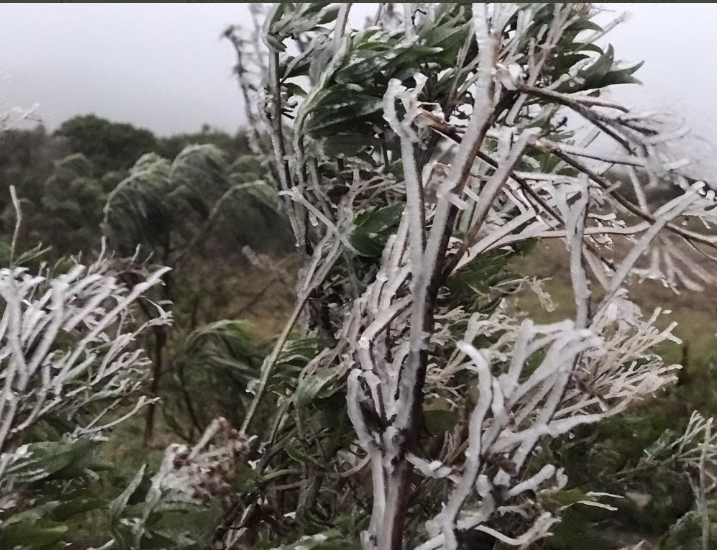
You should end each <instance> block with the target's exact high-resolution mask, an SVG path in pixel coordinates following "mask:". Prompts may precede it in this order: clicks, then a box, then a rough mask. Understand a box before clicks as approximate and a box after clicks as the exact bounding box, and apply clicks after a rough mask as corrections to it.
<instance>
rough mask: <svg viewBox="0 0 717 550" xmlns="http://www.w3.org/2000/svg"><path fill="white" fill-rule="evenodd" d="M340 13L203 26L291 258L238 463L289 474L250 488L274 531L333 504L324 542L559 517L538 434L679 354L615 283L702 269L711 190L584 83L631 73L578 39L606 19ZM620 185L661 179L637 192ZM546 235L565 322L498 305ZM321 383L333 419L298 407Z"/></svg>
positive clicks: (679, 282)
mask: <svg viewBox="0 0 717 550" xmlns="http://www.w3.org/2000/svg"><path fill="white" fill-rule="evenodd" d="M401 7H402V8H403V9H402V10H401V9H400V8H401ZM351 10H352V4H331V5H327V4H323V3H301V4H275V5H274V6H273V7H272V8H271V9H270V10H269V11H268V12H266V13H265V12H264V11H263V8H262V7H261V6H258V5H255V6H253V8H252V14H253V16H254V18H255V19H256V20H258V19H260V18H261V17H263V19H264V22H263V24H262V25H261V27H259V24H258V22H257V21H255V22H256V23H257V24H256V26H255V28H254V30H251V29H249V30H247V29H244V30H242V29H241V28H238V27H233V28H231V29H229V30H228V31H227V33H226V36H227V37H228V38H230V39H231V40H232V43H233V45H234V46H235V48H236V50H237V54H238V65H237V75H238V77H239V81H240V84H241V87H242V91H243V94H244V97H245V100H246V108H247V110H248V119H249V120H250V121H251V122H252V126H253V128H254V132H255V135H254V140H253V145H254V147H255V148H256V150H257V151H261V152H264V153H267V150H270V151H271V152H270V153H269V154H270V155H273V157H274V162H273V167H274V168H273V171H272V174H273V175H274V176H275V178H276V184H277V187H278V189H279V190H280V191H281V195H282V197H283V200H284V202H283V205H284V209H285V211H286V212H287V213H288V215H289V217H290V219H291V222H292V228H293V230H294V233H295V237H296V240H297V244H298V246H299V249H300V251H301V252H302V253H304V255H305V258H306V267H305V269H304V272H303V282H301V283H300V286H299V289H298V293H297V294H298V299H297V306H296V309H295V311H294V314H293V315H292V317H291V319H290V320H289V323H288V324H287V327H286V329H285V331H284V333H283V334H282V335H281V336H280V337H279V339H278V342H277V343H276V346H275V348H274V351H273V352H272V353H271V354H269V356H268V357H267V359H266V360H265V361H264V365H263V367H262V375H261V377H260V379H259V381H258V383H257V385H256V387H254V388H252V389H253V391H254V403H253V406H252V408H250V410H249V413H248V416H247V417H246V418H245V419H244V423H243V427H242V429H243V431H244V432H245V433H246V434H248V433H254V434H256V435H257V436H258V437H259V439H260V441H262V444H261V446H260V449H263V452H264V453H265V454H264V456H266V457H267V458H266V459H262V460H260V461H259V463H258V464H257V466H256V468H254V469H255V472H256V473H257V474H261V475H264V476H266V477H269V476H271V475H272V472H274V471H277V475H278V471H281V472H283V471H284V469H286V468H290V469H291V468H292V464H294V463H295V461H297V460H298V462H299V463H301V464H302V466H301V468H300V471H297V472H296V473H295V474H289V473H287V474H286V475H287V476H289V477H290V478H291V479H293V480H295V483H294V485H292V484H291V483H288V482H287V483H285V484H283V485H282V486H281V488H280V489H275V490H274V489H272V488H271V486H270V485H269V486H268V493H266V494H262V496H261V499H262V501H266V502H267V503H268V504H267V505H268V506H269V507H270V508H272V509H273V510H275V511H276V512H278V513H284V517H285V518H288V519H287V520H285V521H284V522H283V525H284V526H285V527H286V528H287V529H288V530H289V532H294V533H297V534H299V533H302V532H303V529H304V528H306V526H307V525H312V528H313V529H320V525H323V524H331V523H332V522H335V521H338V519H337V518H342V521H343V522H344V523H343V524H342V525H345V529H344V531H341V533H342V536H343V537H344V538H341V537H339V539H338V540H341V541H343V542H340V543H339V542H336V543H335V544H336V545H339V544H343V545H346V544H348V543H347V542H346V541H345V538H346V537H348V539H349V540H353V541H354V542H355V541H356V539H359V540H360V545H361V547H362V548H363V549H364V550H398V549H401V548H419V549H421V550H429V549H436V550H437V549H445V550H455V549H457V548H459V547H464V546H465V545H469V546H470V542H469V541H476V540H479V539H481V537H488V539H491V538H492V539H494V540H497V541H500V542H501V543H503V544H507V545H515V546H520V547H525V546H528V545H530V544H532V543H533V542H535V541H537V540H539V539H541V538H543V537H546V536H548V535H549V534H550V532H551V529H552V528H553V526H554V525H555V523H556V522H558V521H559V519H560V513H561V511H563V510H564V509H565V508H564V507H555V506H551V505H549V502H551V499H553V498H555V496H554V495H555V494H556V492H560V491H561V490H562V489H563V488H565V487H566V485H567V483H568V482H569V481H568V480H566V478H565V475H564V473H563V472H562V470H561V468H560V464H559V463H554V462H552V461H551V460H550V459H549V458H548V457H549V456H550V455H549V453H546V452H544V451H545V449H546V446H547V445H548V444H549V441H550V440H551V439H560V438H563V437H567V436H569V435H571V434H573V433H575V432H576V430H577V429H578V428H579V427H580V426H585V425H592V424H595V423H598V422H600V421H601V420H603V419H606V418H608V417H611V416H614V415H618V414H621V413H623V412H624V411H626V410H627V409H628V407H630V406H631V405H632V404H633V403H635V402H637V401H640V400H643V399H645V398H648V397H650V396H652V395H654V394H655V392H657V391H659V390H660V389H661V388H663V387H664V386H665V385H666V384H669V383H671V382H672V381H673V380H674V370H675V369H677V368H679V366H678V365H667V364H664V363H663V361H662V359H661V358H660V356H659V355H657V353H656V351H655V348H656V346H658V345H659V344H661V343H663V342H668V341H673V342H674V341H678V339H677V338H676V337H675V336H674V335H673V333H672V331H673V329H674V325H669V324H668V325H667V328H657V327H658V326H661V327H664V324H663V323H662V322H661V319H662V318H663V317H664V316H665V313H664V312H662V311H661V310H659V309H658V310H656V311H651V312H647V314H643V312H642V311H641V309H640V307H639V305H638V304H635V303H634V302H633V301H632V300H631V299H630V295H629V293H628V290H627V288H628V285H629V283H631V282H633V281H636V280H640V279H643V278H657V279H660V280H662V281H664V282H665V284H666V285H669V286H670V287H673V288H674V289H675V290H676V291H679V290H680V288H686V289H697V288H700V287H701V286H702V285H703V284H705V283H709V282H711V281H712V276H711V274H710V273H709V272H708V271H707V270H705V269H704V268H703V267H701V263H702V262H703V261H704V258H702V257H701V256H703V255H704V254H707V253H708V252H709V250H710V249H711V248H714V247H715V245H716V244H717V237H715V234H714V230H713V228H714V225H713V224H714V222H715V221H716V220H715V211H716V210H715V206H717V204H716V203H715V197H714V192H713V191H712V190H711V188H710V186H709V185H708V184H706V183H704V182H700V181H695V180H694V179H692V178H690V176H689V164H690V159H689V158H684V155H683V154H682V152H684V151H685V150H688V149H686V148H685V146H684V140H685V136H686V132H685V130H684V128H682V127H681V126H675V125H673V124H672V122H671V121H672V119H669V118H667V117H661V116H660V115H659V114H654V113H646V112H641V111H640V110H639V109H638V110H635V109H630V108H628V107H626V106H623V105H621V104H620V103H619V102H617V101H615V100H614V99H612V98H611V97H610V95H609V93H607V92H606V90H607V89H608V88H609V87H610V86H613V85H619V84H627V83H634V82H637V81H636V79H635V78H634V76H633V73H635V71H636V70H637V69H638V68H639V65H637V66H633V67H625V66H622V65H620V64H619V63H617V62H616V61H615V53H614V51H613V49H612V47H607V48H605V47H603V46H601V45H600V44H602V43H603V41H602V38H603V36H604V35H605V34H606V33H607V32H608V31H609V30H610V28H612V27H613V26H614V25H612V24H611V25H608V26H606V27H605V28H601V27H600V26H598V25H597V24H596V23H595V22H594V21H593V20H592V18H593V16H594V15H595V13H596V8H595V7H593V6H592V5H590V4H457V3H445V4H433V3H413V4H402V5H397V4H379V5H377V12H376V14H375V16H374V17H373V18H370V19H369V20H368V21H367V22H366V25H365V26H364V27H363V28H352V27H351V25H350V24H349V20H350V17H349V15H350V12H351ZM616 23H617V21H616ZM259 39H261V43H260V42H259ZM255 107H256V108H255ZM259 121H263V122H264V123H265V128H266V131H267V133H268V138H267V137H266V136H265V134H264V132H263V131H262V129H261V127H260V126H259ZM615 166H622V167H624V168H625V170H626V171H627V173H629V174H630V177H631V180H630V181H631V182H632V187H633V188H632V189H630V190H628V192H625V190H623V189H621V187H620V185H617V184H615V183H614V180H612V179H611V178H610V176H609V170H611V169H613V170H614V167H615ZM645 181H648V182H649V183H648V186H650V185H652V186H656V185H658V184H659V185H667V186H669V187H670V188H671V189H673V190H674V192H671V193H670V194H669V196H668V198H666V199H664V200H663V201H662V202H655V201H654V200H651V201H648V200H647V198H646V193H645V192H644V189H643V186H644V185H645V184H644V182H645ZM697 222H699V223H697ZM547 240H555V241H562V242H564V243H565V248H566V256H565V258H566V269H567V270H569V273H570V279H571V282H572V295H573V302H574V308H573V311H574V314H573V317H572V318H569V319H565V320H563V321H560V322H556V323H553V324H547V325H545V324H539V323H536V322H533V321H531V320H530V319H526V318H525V316H524V315H522V314H521V313H520V312H519V311H516V308H515V306H514V302H513V301H512V300H511V298H510V296H511V294H512V293H513V292H516V291H517V289H520V288H526V287H532V288H534V289H536V290H537V291H538V292H539V294H540V298H541V302H542V303H544V304H546V306H547V305H549V304H550V300H549V297H546V296H545V294H544V293H543V292H542V291H541V290H540V288H539V283H538V282H536V281H534V280H530V279H528V278H522V277H520V276H518V275H516V274H510V272H509V266H510V261H511V258H513V257H515V256H517V255H519V254H520V253H522V252H523V251H524V250H526V249H528V248H529V247H530V246H532V245H533V244H534V243H535V242H536V241H547ZM295 325H298V326H300V327H301V330H302V331H303V336H304V337H314V338H321V339H322V342H323V347H322V348H320V349H319V352H318V354H317V355H316V356H314V357H311V358H310V359H309V360H308V362H306V363H305V365H304V366H303V367H302V369H301V371H300V373H299V376H298V384H297V385H296V387H295V386H294V384H287V383H285V382H283V381H282V380H278V379H277V377H276V374H277V372H278V371H279V365H280V357H281V356H282V354H283V353H284V347H285V346H286V345H287V343H290V344H293V343H294V342H296V340H292V336H291V332H292V330H293V327H294V326H295ZM294 338H295V337H294ZM270 390H271V391H270ZM343 396H345V399H346V409H345V410H346V413H345V414H346V415H347V416H348V418H349V419H350V422H351V426H352V427H353V430H354V435H351V434H350V432H348V433H347V432H346V430H345V428H342V427H336V426H335V425H326V424H324V423H323V422H322V418H323V416H322V415H325V414H326V413H327V412H328V411H329V410H333V411H334V414H336V413H335V411H336V407H337V403H338V401H337V400H338V399H340V398H343ZM274 402H276V403H277V405H278V406H277V407H276V410H272V407H269V408H267V403H274ZM329 403H330V404H331V405H330V406H329V405H328V404H329ZM331 407H333V409H331ZM258 417H261V418H266V419H267V420H266V426H271V429H270V431H269V433H268V434H266V432H265V431H264V430H263V429H262V428H260V427H259V426H258V424H257V422H255V420H256V419H257V418H258ZM263 423H264V421H262V424H263ZM691 426H693V425H691ZM693 428H694V426H693ZM694 429H697V428H694ZM694 429H693V431H694ZM690 433H692V432H689V433H688V435H686V436H685V437H686V438H687V439H689V438H690V437H691V436H690V435H689V434H690ZM329 434H333V435H332V436H331V437H330V439H329V441H331V443H330V444H329V441H325V438H326V437H328V435H329ZM296 438H298V441H296ZM327 445H328V448H327ZM676 445H677V444H675V445H673V447H671V449H673V450H674V449H677V446H676ZM688 447H689V446H688ZM688 447H685V445H683V446H682V447H679V448H680V449H683V448H685V449H686V448H688ZM695 452H696V451H695ZM284 454H286V455H288V456H286V458H285V459H284V458H282V456H283V455H284ZM678 454H679V453H678ZM268 457H272V458H268ZM682 460H686V459H684V458H683V459H682ZM292 461H293V462H292ZM703 462H704V461H703ZM703 466H704V464H703ZM317 468H318V470H317ZM326 468H329V469H330V470H331V471H330V472H327V471H325V469H326ZM275 469H276V470H275ZM703 469H704V468H703ZM369 472H370V474H369ZM346 478H348V479H349V480H350V479H356V481H355V482H354V483H350V482H349V487H350V489H347V488H344V487H345V485H344V482H343V481H342V480H344V479H346ZM294 487H295V488H294ZM329 487H331V489H329ZM610 498H612V497H610V496H609V495H602V496H601V495H597V494H592V495H591V496H585V495H584V498H582V499H578V500H577V501H573V502H572V504H571V505H592V506H602V507H607V508H610V504H609V502H610ZM287 499H288V500H287ZM237 502H239V505H238V510H240V509H243V510H248V509H249V507H250V506H252V505H253V504H252V502H255V501H253V500H252V497H250V496H248V495H239V496H238V497H237ZM286 502H292V503H293V502H296V503H297V510H296V514H295V515H293V513H292V514H291V515H287V514H286V512H288V511H289V509H288V508H287V507H286V504H284V503H286ZM357 502H360V503H362V504H361V505H360V508H362V509H363V510H364V511H363V512H362V511H359V510H356V503H357ZM349 503H353V506H352V505H350V504H349ZM291 506H293V505H291ZM291 510H293V507H292V508H291ZM362 514H365V515H362ZM234 521H236V522H238V524H241V525H243V524H242V520H241V519H240V514H237V516H236V519H235V520H234ZM267 521H268V520H267ZM267 525H268V524H267ZM292 528H293V531H292ZM242 533H246V531H242ZM246 536H247V537H249V535H248V534H247V535H246ZM252 536H253V537H259V538H261V537H263V536H265V535H263V534H262V528H261V527H260V526H257V527H255V528H254V531H253V532H252ZM335 536H336V533H335V532H329V531H326V532H325V535H324V536H319V535H315V536H313V538H312V537H305V538H302V539H298V541H297V542H296V543H295V545H296V546H295V547H301V548H304V547H306V548H310V547H313V546H315V545H319V546H321V545H328V546H329V547H333V546H331V545H332V544H334V543H333V542H330V541H332V540H334V539H333V538H332V537H335ZM352 537H354V538H353V539H352ZM476 537H477V538H476ZM247 540H248V539H247ZM481 540H483V539H481ZM240 542H241V541H240ZM234 543H235V544H237V541H236V539H234ZM246 544H247V545H248V546H250V545H251V544H250V543H249V542H247V543H246ZM289 547H293V546H287V548H289ZM322 547H324V546H322ZM337 547H338V546H337Z"/></svg>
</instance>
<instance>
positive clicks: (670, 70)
mask: <svg viewBox="0 0 717 550" xmlns="http://www.w3.org/2000/svg"><path fill="white" fill-rule="evenodd" d="M603 5H604V6H605V7H608V8H609V9H612V10H615V14H616V15H617V14H619V13H622V12H623V11H629V12H632V13H633V17H632V18H631V19H630V21H628V22H627V23H625V24H624V25H622V26H621V27H618V28H617V29H615V30H614V31H613V32H612V33H610V35H609V36H608V41H609V42H611V43H612V44H613V45H614V46H615V49H616V52H617V57H618V58H619V59H621V60H625V61H626V62H629V63H630V64H632V63H634V62H637V61H641V60H645V61H646V63H645V65H644V67H643V68H642V69H641V70H640V71H639V72H638V74H637V76H638V77H639V78H640V79H641V80H642V81H643V82H644V86H643V87H642V88H638V87H632V86H631V87H629V88H631V89H626V88H623V90H621V91H620V92H619V94H621V97H622V98H623V99H625V100H627V101H628V102H629V103H632V104H635V103H637V102H638V101H640V102H643V101H649V102H650V103H651V104H654V105H656V106H660V107H667V108H670V109H671V110H673V111H676V112H677V113H679V114H681V115H683V116H685V117H686V118H687V119H688V121H689V123H690V124H691V125H692V126H693V128H695V129H696V130H697V131H698V132H700V133H702V134H703V135H710V136H711V135H717V130H716V129H715V128H717V125H716V124H715V121H717V116H716V115H715V114H713V113H714V107H713V96H714V95H715V86H716V85H717V65H716V64H715V63H714V61H713V56H714V52H715V51H716V50H717V25H716V24H717V6H716V5H714V4H603ZM355 6H356V7H355V9H356V10H358V11H359V14H357V15H360V12H362V11H364V12H365V11H366V10H367V9H368V6H366V5H361V4H357V5H355ZM246 21H248V7H247V5H246V4H237V3H227V4H221V3H218V4H72V3H63V4H2V5H0V110H4V109H6V108H9V107H13V106H23V107H29V106H32V105H33V104H35V103H37V104H39V108H38V111H37V113H38V114H39V115H40V117H41V118H42V120H43V121H44V122H45V124H46V125H47V126H48V127H50V128H53V127H55V126H56V125H57V124H59V123H61V122H62V121H64V120H66V119H67V118H70V117H72V116H74V115H77V114H87V113H95V114H97V115H98V116H102V117H105V118H109V119H111V120H115V121H121V122H131V123H132V124H135V125H138V126H143V127H146V128H149V129H151V130H153V131H155V132H157V133H159V134H170V133H176V132H192V131H197V130H199V128H200V127H201V125H202V124H203V123H207V124H210V125H211V126H215V127H219V128H223V129H225V130H229V131H234V130H236V128H237V127H238V126H240V125H241V124H242V122H243V117H242V108H241V103H240V101H241V100H240V97H239V93H238V90H237V86H236V83H235V81H234V79H233V77H232V74H231V68H232V65H233V63H234V56H233V53H232V49H231V47H230V45H229V44H228V43H227V42H225V41H224V40H220V39H219V36H220V34H221V32H222V31H223V30H224V29H225V28H226V27H227V26H228V25H230V24H241V23H242V22H246ZM711 141H712V140H711Z"/></svg>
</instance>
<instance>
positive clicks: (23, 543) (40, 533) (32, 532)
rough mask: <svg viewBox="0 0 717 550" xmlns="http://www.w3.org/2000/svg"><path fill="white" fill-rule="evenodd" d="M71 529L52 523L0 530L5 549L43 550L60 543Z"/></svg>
mask: <svg viewBox="0 0 717 550" xmlns="http://www.w3.org/2000/svg"><path fill="white" fill-rule="evenodd" d="M68 530H69V527H68V526H67V525H62V524H60V523H55V522H52V521H43V522H42V523H38V524H33V525H28V524H24V523H18V524H14V525H11V526H5V527H3V528H2V529H0V542H1V543H2V547H3V548H7V549H8V550H10V549H14V548H22V549H33V550H34V549H41V548H47V547H48V546H50V545H52V544H55V543H58V542H60V541H62V540H63V539H64V538H65V535H66V534H67V531H68Z"/></svg>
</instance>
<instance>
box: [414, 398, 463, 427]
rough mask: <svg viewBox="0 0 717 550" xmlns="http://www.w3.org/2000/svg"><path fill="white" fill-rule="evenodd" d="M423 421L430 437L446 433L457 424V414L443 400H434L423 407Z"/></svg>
mask: <svg viewBox="0 0 717 550" xmlns="http://www.w3.org/2000/svg"><path fill="white" fill-rule="evenodd" d="M423 420H424V422H425V424H426V429H427V430H428V432H429V433H430V434H431V435H436V434H441V433H444V432H447V431H448V430H450V429H451V428H453V426H455V425H456V422H458V413H457V412H456V411H454V410H451V404H450V403H448V401H446V400H445V399H435V400H434V401H432V402H431V403H428V404H426V405H425V406H424V407H423Z"/></svg>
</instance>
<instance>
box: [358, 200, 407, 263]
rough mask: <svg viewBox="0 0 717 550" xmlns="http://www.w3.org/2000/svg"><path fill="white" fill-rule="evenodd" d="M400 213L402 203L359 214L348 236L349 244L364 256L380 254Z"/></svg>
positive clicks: (399, 217) (398, 219)
mask: <svg viewBox="0 0 717 550" xmlns="http://www.w3.org/2000/svg"><path fill="white" fill-rule="evenodd" d="M402 213H403V205H401V204H394V205H391V206H385V207H383V208H377V209H375V210H372V211H370V212H364V213H362V214H359V215H358V216H356V220H355V223H354V228H353V231H352V232H351V236H350V238H349V240H350V242H351V245H352V246H353V247H354V249H355V250H356V251H357V252H358V253H359V254H362V255H364V256H370V257H377V256H380V255H381V252H382V251H383V247H384V246H385V244H386V241H387V240H388V237H389V235H390V234H391V232H392V231H393V230H394V229H395V228H396V227H398V222H399V221H400V219H401V214H402Z"/></svg>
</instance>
